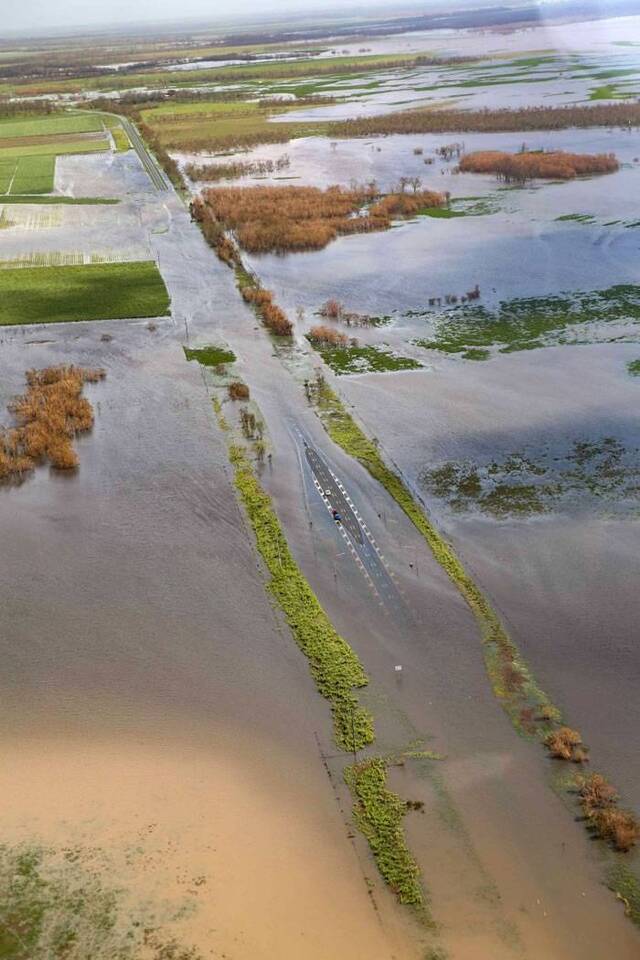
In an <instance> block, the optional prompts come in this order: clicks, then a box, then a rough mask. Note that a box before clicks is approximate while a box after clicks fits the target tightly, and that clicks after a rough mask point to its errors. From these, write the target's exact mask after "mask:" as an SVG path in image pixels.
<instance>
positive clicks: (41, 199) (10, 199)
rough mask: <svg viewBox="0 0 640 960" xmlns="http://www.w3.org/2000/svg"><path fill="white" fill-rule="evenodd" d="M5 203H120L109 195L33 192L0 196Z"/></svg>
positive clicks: (39, 204)
mask: <svg viewBox="0 0 640 960" xmlns="http://www.w3.org/2000/svg"><path fill="white" fill-rule="evenodd" d="M5 203H35V204H38V206H42V205H43V204H50V203H56V204H83V205H89V206H91V205H94V204H114V203H120V201H119V200H115V199H111V198H110V197H62V196H60V197H49V196H41V195H40V194H33V195H32V196H30V195H28V194H22V195H21V196H19V197H16V196H14V195H13V194H9V195H8V196H0V205H2V204H5Z"/></svg>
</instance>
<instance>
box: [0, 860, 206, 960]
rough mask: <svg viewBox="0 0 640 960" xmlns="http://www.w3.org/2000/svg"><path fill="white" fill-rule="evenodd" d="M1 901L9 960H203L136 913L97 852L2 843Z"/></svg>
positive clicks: (0, 953)
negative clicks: (111, 878) (112, 879)
mask: <svg viewBox="0 0 640 960" xmlns="http://www.w3.org/2000/svg"><path fill="white" fill-rule="evenodd" d="M97 861H98V862H97ZM0 897H1V898H2V924H0V957H3V958H6V960H62V958H64V960H85V958H88V957H91V958H92V960H115V958H118V960H201V955H200V954H199V953H197V952H196V950H195V949H194V948H191V947H186V946H184V945H182V944H180V943H179V942H178V941H177V940H175V939H173V938H167V937H166V936H165V935H163V933H162V931H161V930H160V929H159V928H158V927H157V923H156V921H155V920H154V919H153V913H152V911H151V910H149V908H145V909H143V910H140V911H138V912H136V913H133V911H132V910H131V907H130V906H129V905H128V904H127V902H126V891H124V890H121V889H119V888H117V887H116V886H114V885H113V882H112V881H111V880H110V879H109V877H108V866H107V865H105V864H103V863H101V862H100V861H99V857H98V856H97V854H96V850H95V849H92V850H82V849H78V848H74V849H66V850H57V849H55V848H52V847H45V846H42V845H40V844H38V843H35V842H31V843H29V842H24V843H21V844H17V845H15V846H10V845H8V844H3V845H2V846H0Z"/></svg>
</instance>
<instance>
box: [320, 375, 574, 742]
mask: <svg viewBox="0 0 640 960" xmlns="http://www.w3.org/2000/svg"><path fill="white" fill-rule="evenodd" d="M313 396H314V399H315V403H316V409H317V410H318V414H319V416H320V419H321V420H322V422H323V424H324V426H325V428H326V430H327V432H328V434H329V436H330V437H331V439H332V440H333V441H334V442H335V443H337V444H338V446H340V447H342V449H343V450H344V451H345V452H346V453H348V454H349V455H350V456H352V457H355V458H356V459H357V460H359V461H360V463H361V464H362V466H363V467H365V469H367V470H368V471H369V473H370V474H371V476H372V477H374V479H376V480H377V481H378V482H379V483H381V484H382V486H383V487H384V488H385V490H386V491H387V492H388V493H389V494H390V496H392V497H393V499H394V500H395V501H396V503H397V504H398V505H399V506H400V507H401V509H402V510H403V511H404V512H405V514H406V515H407V517H408V518H409V519H410V520H411V522H412V523H413V524H414V526H415V527H416V528H417V530H418V531H419V532H420V533H421V534H422V536H423V537H424V539H425V540H426V541H427V544H428V545H429V547H430V549H431V551H432V553H433V555H434V557H435V559H436V560H437V561H438V563H439V564H440V566H441V567H442V568H443V570H444V571H445V572H446V573H447V575H448V576H449V577H450V579H451V580H452V581H453V583H454V584H455V586H456V587H457V588H458V590H459V591H460V593H461V594H462V596H463V598H464V599H465V600H466V602H467V603H468V605H469V607H470V608H471V610H472V612H473V614H474V616H475V618H476V621H477V623H478V626H479V628H480V635H481V637H482V642H483V650H484V656H485V662H486V665H487V671H488V673H489V677H490V679H491V683H492V686H493V689H494V692H495V694H496V696H497V697H498V699H499V700H500V701H501V703H502V705H503V706H504V708H505V710H506V711H507V713H508V714H509V716H510V717H511V720H512V722H513V723H514V725H515V727H516V728H517V729H518V730H519V731H521V732H523V730H524V728H523V725H522V711H523V710H525V709H526V710H529V711H533V714H534V715H536V716H548V715H550V714H551V713H553V715H555V714H557V712H558V711H557V709H556V708H554V707H553V705H552V703H551V701H550V700H549V698H548V697H547V695H546V694H545V693H544V692H543V691H542V690H541V689H540V688H539V687H538V685H537V683H536V682H535V680H534V678H533V677H532V676H531V674H530V672H529V669H528V667H527V666H526V664H525V662H524V661H523V659H522V657H521V656H520V653H519V652H518V650H517V648H516V646H515V644H514V643H513V641H512V640H511V638H510V637H509V635H508V634H507V632H506V630H505V629H504V627H503V626H502V624H501V622H500V620H499V619H498V616H497V614H496V612H495V611H494V610H493V608H492V606H491V604H490V603H489V601H488V600H487V598H486V597H485V596H484V594H483V593H482V591H481V590H480V589H479V587H478V586H477V585H476V584H475V583H474V581H473V580H472V578H471V577H470V576H469V574H468V573H467V571H466V570H465V569H464V567H463V565H462V563H461V562H460V560H459V559H458V557H457V556H456V554H455V552H454V550H453V548H452V547H451V546H450V544H448V543H447V542H446V540H445V539H444V538H443V537H442V535H441V534H440V533H439V532H438V531H437V530H436V529H435V527H434V526H433V525H432V524H431V522H430V521H429V520H428V519H427V517H426V515H425V514H424V513H423V511H422V510H421V508H420V507H419V506H418V505H417V503H416V502H415V500H414V498H413V496H412V494H411V493H410V491H409V490H408V489H407V487H406V486H405V484H404V482H403V481H402V479H401V478H400V476H399V475H398V474H397V473H395V472H394V471H393V470H391V469H390V468H389V467H387V465H386V464H385V463H384V461H383V460H382V457H381V456H380V454H379V452H378V450H377V448H376V446H375V445H374V444H373V443H372V442H371V440H369V439H368V438H367V437H366V436H365V435H364V433H363V432H362V430H361V429H360V428H359V427H358V426H357V424H356V423H355V421H354V420H353V418H352V417H351V416H350V415H349V414H348V413H347V411H346V410H345V409H344V407H343V405H342V403H341V401H340V400H339V398H338V397H337V396H336V394H335V393H334V392H333V391H332V390H331V388H330V387H329V386H328V385H327V384H326V382H324V381H320V382H319V383H318V385H317V386H316V387H315V388H314V394H313ZM535 730H536V733H537V735H538V736H540V737H542V736H544V735H545V734H546V732H548V724H547V723H546V722H543V723H542V724H541V725H540V726H536V727H535Z"/></svg>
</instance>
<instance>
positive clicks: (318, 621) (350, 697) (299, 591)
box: [230, 447, 374, 751]
mask: <svg viewBox="0 0 640 960" xmlns="http://www.w3.org/2000/svg"><path fill="white" fill-rule="evenodd" d="M230 459H231V462H232V464H233V467H234V470H235V484H236V487H237V489H238V492H239V494H240V498H241V500H242V503H243V505H244V507H245V509H246V511H247V516H248V518H249V522H250V524H251V527H252V529H253V532H254V535H255V538H256V545H257V547H258V551H259V553H260V555H261V556H262V559H263V560H264V562H265V564H266V566H267V569H268V570H269V573H270V576H271V579H270V581H269V590H270V591H271V593H272V594H273V596H274V597H275V599H276V601H277V603H278V605H279V606H280V608H281V609H282V611H283V613H284V615H285V617H286V619H287V623H288V624H289V626H290V627H291V631H292V633H293V635H294V637H295V639H296V642H297V644H298V646H299V647H300V649H301V650H302V652H303V653H304V654H305V656H306V657H307V659H308V660H309V663H310V666H311V673H312V675H313V678H314V680H315V682H316V686H317V687H318V690H319V692H320V693H321V694H322V696H323V697H325V698H326V699H327V700H328V701H329V702H330V703H331V710H332V713H333V721H334V735H335V739H336V742H337V744H338V745H339V746H340V747H342V748H343V749H344V750H349V751H355V750H361V749H362V748H363V747H365V746H366V745H367V744H369V743H371V742H372V741H373V739H374V734H373V718H372V716H371V714H370V713H369V711H368V710H366V709H365V708H364V707H363V706H361V705H360V704H359V703H358V698H357V696H356V694H355V693H354V690H356V689H357V688H358V687H364V686H366V684H367V683H368V679H367V676H366V674H365V672H364V668H363V666H362V664H361V663H360V660H359V659H358V657H357V655H356V654H355V653H354V651H353V650H352V648H351V647H350V646H349V644H348V643H347V642H346V640H344V639H343V638H342V637H341V636H340V635H339V634H338V633H337V632H336V631H335V630H334V628H333V626H332V624H331V621H330V620H329V618H328V617H327V615H326V613H325V612H324V610H323V609H322V607H321V606H320V603H319V602H318V599H317V597H316V595H315V594H314V592H313V591H312V589H311V587H310V586H309V584H308V582H307V580H306V579H305V578H304V577H303V575H302V573H301V572H300V569H299V567H298V566H297V564H296V562H295V560H294V559H293V557H292V555H291V552H290V550H289V546H288V544H287V541H286V539H285V536H284V534H283V532H282V528H281V526H280V522H279V520H278V517H277V515H276V512H275V510H274V509H273V505H272V503H271V498H270V497H269V496H268V495H267V494H266V493H265V492H264V490H263V489H262V487H261V486H260V484H259V483H258V480H257V478H256V476H255V474H254V473H253V470H252V469H251V464H250V463H249V461H248V460H247V458H246V456H245V454H244V453H243V451H242V450H241V449H240V448H239V447H232V448H231V451H230Z"/></svg>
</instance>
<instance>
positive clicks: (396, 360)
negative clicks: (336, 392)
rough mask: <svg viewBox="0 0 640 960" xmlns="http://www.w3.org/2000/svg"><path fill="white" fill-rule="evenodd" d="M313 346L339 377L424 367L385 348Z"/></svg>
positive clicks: (371, 346)
mask: <svg viewBox="0 0 640 960" xmlns="http://www.w3.org/2000/svg"><path fill="white" fill-rule="evenodd" d="M312 345H313V347H314V348H315V349H316V350H317V351H318V353H319V354H321V356H322V359H323V360H324V362H325V363H326V364H328V366H330V367H331V369H332V370H333V372H334V373H336V374H337V375H338V376H344V375H345V374H352V373H390V372H392V371H396V370H419V369H421V367H422V364H421V363H419V362H418V361H417V360H414V359H413V358H412V357H403V356H401V355H400V354H397V353H394V351H392V350H390V349H389V348H388V347H385V346H374V345H368V346H364V347H362V346H346V345H345V346H333V345H332V344H317V343H312Z"/></svg>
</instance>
